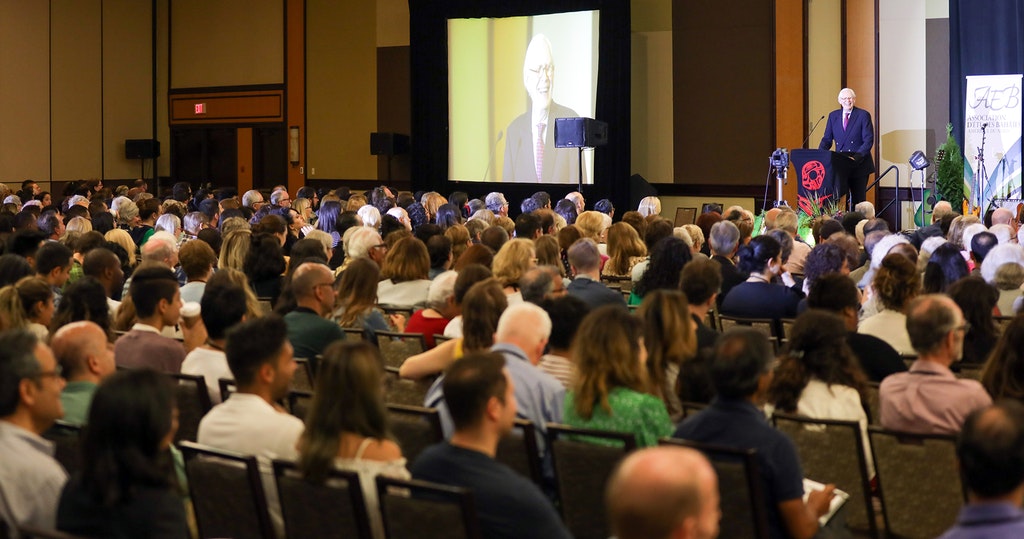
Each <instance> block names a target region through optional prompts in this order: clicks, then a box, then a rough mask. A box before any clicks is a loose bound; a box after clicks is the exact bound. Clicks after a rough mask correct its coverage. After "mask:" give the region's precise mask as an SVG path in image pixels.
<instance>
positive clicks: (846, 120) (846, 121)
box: [843, 112, 850, 131]
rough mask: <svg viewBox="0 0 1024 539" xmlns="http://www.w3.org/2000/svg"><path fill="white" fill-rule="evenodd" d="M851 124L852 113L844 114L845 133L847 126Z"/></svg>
mask: <svg viewBox="0 0 1024 539" xmlns="http://www.w3.org/2000/svg"><path fill="white" fill-rule="evenodd" d="M848 123H850V113H849V112H847V113H846V114H843V131H846V124H848Z"/></svg>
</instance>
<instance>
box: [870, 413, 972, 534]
mask: <svg viewBox="0 0 1024 539" xmlns="http://www.w3.org/2000/svg"><path fill="white" fill-rule="evenodd" d="M868 436H869V437H870V438H871V450H872V453H873V454H874V456H875V471H876V474H877V478H878V488H879V491H880V492H881V497H882V514H883V515H884V517H885V527H886V530H887V531H888V533H889V535H890V536H898V537H905V538H910V539H914V538H922V539H923V538H926V537H927V538H932V537H936V536H938V535H941V534H942V532H943V531H945V530H946V529H947V528H949V527H950V526H952V525H953V523H954V522H955V521H956V516H957V513H958V511H959V510H960V506H961V505H962V504H963V502H964V499H965V496H964V490H963V487H962V485H961V482H960V472H959V469H958V466H957V459H956V443H955V439H954V437H953V436H943V435H922V434H907V433H902V432H894V431H890V430H886V429H883V428H880V427H868Z"/></svg>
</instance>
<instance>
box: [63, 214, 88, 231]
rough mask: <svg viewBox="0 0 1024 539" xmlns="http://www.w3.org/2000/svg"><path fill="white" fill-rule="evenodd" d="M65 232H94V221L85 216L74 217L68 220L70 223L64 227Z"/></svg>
mask: <svg viewBox="0 0 1024 539" xmlns="http://www.w3.org/2000/svg"><path fill="white" fill-rule="evenodd" d="M64 232H65V233H67V232H78V233H79V234H85V233H86V232H92V221H90V220H88V219H86V218H85V217H72V218H71V220H70V221H68V225H67V226H66V227H64Z"/></svg>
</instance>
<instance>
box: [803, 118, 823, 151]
mask: <svg viewBox="0 0 1024 539" xmlns="http://www.w3.org/2000/svg"><path fill="white" fill-rule="evenodd" d="M824 119H825V115H824V114H822V115H821V118H818V121H816V122H814V127H812V128H811V130H810V131H808V132H807V136H806V137H804V141H803V142H802V143H801V144H800V147H801V148H803V147H804V146H806V145H807V141H808V140H810V139H811V133H814V130H815V129H817V128H818V124H820V123H821V121H822V120H824Z"/></svg>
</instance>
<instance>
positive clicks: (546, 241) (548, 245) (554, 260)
mask: <svg viewBox="0 0 1024 539" xmlns="http://www.w3.org/2000/svg"><path fill="white" fill-rule="evenodd" d="M533 249H534V251H536V253H537V265H538V266H551V267H554V268H558V274H559V275H561V276H562V277H565V268H564V267H562V250H561V247H560V246H559V245H558V239H556V238H555V236H552V235H551V234H544V235H542V236H541V237H539V238H537V239H535V240H533Z"/></svg>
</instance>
